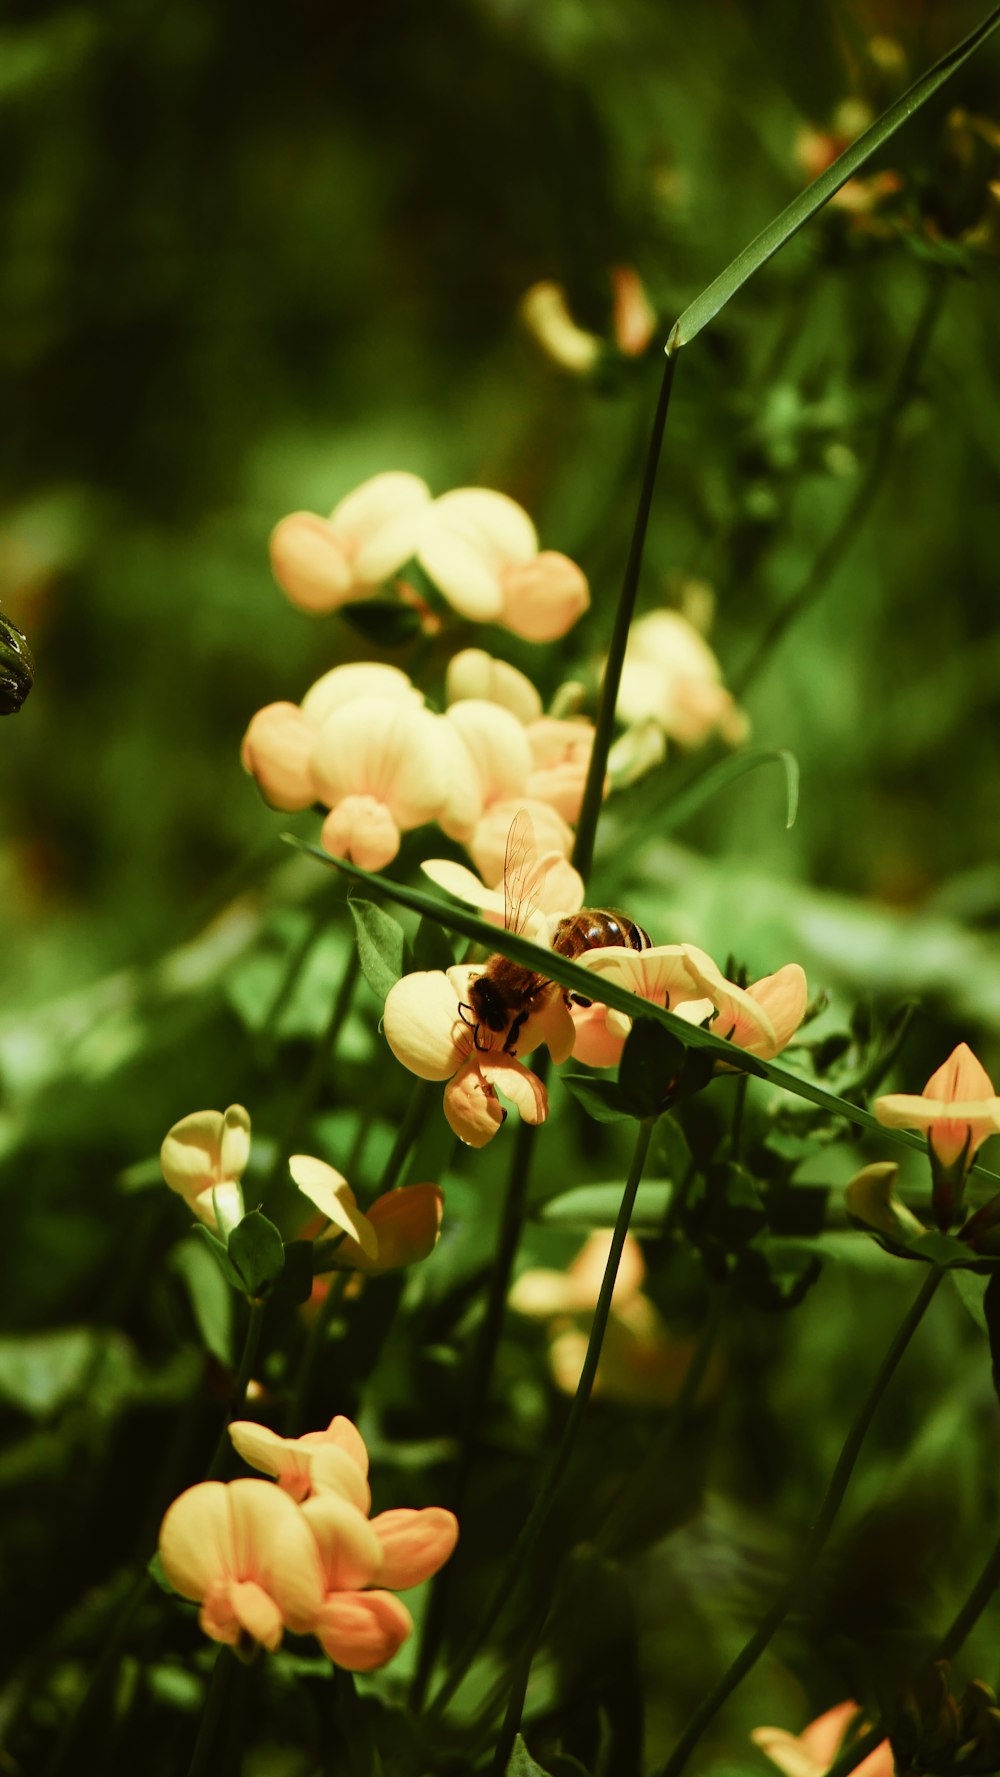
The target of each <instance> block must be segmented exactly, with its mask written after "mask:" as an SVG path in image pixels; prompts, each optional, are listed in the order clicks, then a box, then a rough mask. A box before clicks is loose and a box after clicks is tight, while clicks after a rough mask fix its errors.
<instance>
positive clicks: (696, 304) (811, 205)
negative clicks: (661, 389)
mask: <svg viewBox="0 0 1000 1777" xmlns="http://www.w3.org/2000/svg"><path fill="white" fill-rule="evenodd" d="M998 25H1000V6H995V7H994V8H993V11H992V12H991V13H990V14H989V16H988V17H987V18H985V19H984V20H983V22H982V24H981V25H980V26H979V27H978V28H977V29H976V30H975V31H972V32H971V33H970V35H969V36H968V37H965V38H963V39H962V41H961V43H957V44H956V45H955V47H954V49H951V50H949V51H948V54H947V55H945V56H942V58H941V60H940V61H939V62H935V64H934V66H933V68H929V69H928V70H927V73H926V74H922V75H921V77H920V79H919V80H916V81H914V83H913V85H912V86H911V87H909V88H908V89H907V91H906V92H905V93H903V95H902V97H901V98H899V99H897V100H896V102H895V104H894V105H890V106H889V109H888V111H883V113H882V116H881V117H879V118H876V120H875V122H874V123H873V124H872V125H871V126H870V128H869V129H867V130H865V131H864V133H863V134H862V135H860V136H859V137H858V139H857V141H856V142H852V144H851V146H850V148H847V149H845V150H844V153H843V154H841V155H840V156H839V157H838V159H837V160H835V161H834V163H833V165H832V166H830V167H827V169H826V171H825V172H824V173H821V174H820V176H819V178H818V179H814V180H813V182H812V184H811V185H808V186H807V187H806V189H805V191H803V192H800V193H799V196H798V197H797V198H795V199H793V201H792V202H791V203H790V204H789V205H788V206H787V208H786V209H784V210H782V212H781V214H780V216H776V217H775V219H774V221H773V222H769V223H768V225H767V227H766V228H765V229H763V230H762V231H761V233H760V234H759V235H756V236H755V238H754V239H753V240H752V241H751V242H750V243H749V245H748V246H746V247H744V248H743V250H742V252H740V253H737V255H736V258H735V259H733V260H732V261H731V262H730V264H729V265H727V266H726V269H725V271H723V272H720V273H719V276H718V277H717V278H715V279H714V280H713V281H712V283H711V284H709V286H708V288H707V289H706V290H703V291H702V293H701V295H700V296H696V297H695V299H694V301H693V302H692V303H689V304H688V307H687V308H686V309H685V310H684V313H683V314H682V315H681V317H680V320H679V321H677V322H675V324H674V327H673V331H672V332H671V335H670V339H669V340H668V342H667V351H668V352H678V351H680V348H681V346H686V345H689V344H690V342H691V340H693V339H694V337H695V335H696V334H698V333H700V332H701V330H702V328H703V327H707V326H708V323H709V321H712V320H714V319H715V316H716V315H717V314H718V313H719V310H720V309H722V308H725V305H726V303H727V302H728V301H729V300H730V297H732V296H735V295H736V292H737V290H741V289H742V288H743V285H744V284H746V283H748V282H749V280H750V279H751V278H752V277H753V276H754V274H755V273H756V272H758V271H759V270H760V268H761V266H762V265H766V264H767V261H768V260H769V259H771V258H773V256H774V254H775V253H777V252H779V251H780V249H781V248H782V247H783V246H784V245H785V243H786V241H790V240H791V238H792V236H793V235H795V234H798V232H799V229H800V228H803V227H804V226H805V224H806V223H807V222H808V221H809V220H810V218H811V217H813V216H815V214H816V211H817V210H821V209H822V207H823V205H824V204H825V203H827V202H828V200H829V199H830V198H831V197H832V196H833V194H834V192H836V191H839V190H840V187H841V186H842V185H844V184H845V183H846V182H847V180H848V179H850V178H852V177H853V175H854V174H855V173H856V172H858V171H859V169H860V168H861V167H863V166H864V165H865V164H866V163H867V162H868V161H869V160H871V157H872V155H873V154H877V153H878V150H879V149H880V148H881V147H882V146H883V144H884V143H886V142H888V141H889V140H890V138H891V137H892V136H894V135H895V134H896V131H897V130H898V129H901V128H902V126H903V124H904V123H906V122H907V121H908V119H909V118H911V117H912V116H913V115H914V113H915V112H917V111H919V110H920V108H921V106H922V105H925V104H926V103H927V100H928V99H931V98H933V96H934V94H935V93H936V92H937V91H938V89H939V88H940V87H942V86H944V84H945V81H947V80H950V79H951V77H952V75H953V74H956V73H957V72H958V70H959V68H960V67H961V66H962V64H963V62H967V61H968V59H969V57H970V56H971V55H974V54H975V52H976V50H977V49H979V48H980V47H981V45H982V44H984V43H985V42H986V39H987V38H988V37H989V36H991V35H992V33H993V32H994V31H995V30H996V28H997V26H998Z"/></svg>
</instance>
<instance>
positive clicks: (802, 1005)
mask: <svg viewBox="0 0 1000 1777" xmlns="http://www.w3.org/2000/svg"><path fill="white" fill-rule="evenodd" d="M682 948H683V950H684V952H685V954H686V956H687V959H688V967H689V969H690V972H691V980H692V982H693V983H694V987H695V989H696V991H697V992H699V993H703V994H704V995H705V997H706V998H707V999H709V1000H711V1002H712V1005H713V1006H714V1007H715V1018H714V1020H713V1022H712V1025H711V1030H712V1032H713V1034H714V1035H715V1036H718V1037H725V1038H726V1040H727V1042H730V1043H732V1044H733V1045H734V1046H735V1047H736V1048H737V1049H745V1050H746V1051H747V1054H748V1055H758V1056H759V1057H760V1059H761V1061H772V1060H773V1059H774V1057H775V1056H776V1055H780V1053H781V1051H782V1049H784V1048H785V1046H786V1045H787V1044H788V1043H790V1042H791V1040H792V1037H793V1036H794V1035H795V1032H796V1031H797V1030H798V1028H799V1025H800V1024H801V1023H802V1020H803V1018H804V1017H805V1014H806V1006H807V1005H808V1002H809V989H808V986H807V983H806V977H805V971H804V969H802V968H801V967H800V965H799V964H798V963H785V965H784V967H783V968H780V969H778V970H776V972H775V973H774V974H773V975H764V976H762V978H761V979H760V980H759V981H755V982H753V984H752V986H750V987H737V986H736V984H735V982H733V981H727V980H726V977H725V976H724V975H723V973H722V971H721V969H719V968H718V967H717V965H716V964H715V963H714V962H713V961H712V958H711V957H710V956H708V955H707V954H706V952H705V951H704V950H699V949H698V948H697V946H696V945H694V944H685V945H683V946H682Z"/></svg>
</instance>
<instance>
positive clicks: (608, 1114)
mask: <svg viewBox="0 0 1000 1777" xmlns="http://www.w3.org/2000/svg"><path fill="white" fill-rule="evenodd" d="M560 1078H561V1079H562V1083H563V1085H564V1086H566V1087H567V1088H568V1090H569V1091H570V1092H571V1093H572V1094H573V1097H574V1098H575V1099H576V1101H577V1103H578V1104H580V1105H582V1106H583V1109H584V1110H585V1111H586V1113H587V1115H588V1117H593V1119H594V1122H595V1123H621V1122H622V1121H623V1119H624V1118H626V1117H634V1116H640V1117H641V1116H642V1115H643V1113H642V1111H633V1110H631V1109H630V1108H629V1106H628V1105H627V1104H626V1102H625V1095H624V1093H623V1092H622V1089H621V1087H620V1086H619V1085H618V1082H617V1081H616V1080H603V1079H601V1077H600V1075H598V1076H597V1078H596V1079H595V1078H594V1077H593V1075H591V1074H562V1075H561V1076H560Z"/></svg>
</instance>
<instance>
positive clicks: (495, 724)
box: [242, 649, 593, 882]
mask: <svg viewBox="0 0 1000 1777" xmlns="http://www.w3.org/2000/svg"><path fill="white" fill-rule="evenodd" d="M448 697H449V703H448V708H447V710H446V711H445V713H444V714H443V715H439V714H436V713H434V712H433V711H431V710H430V709H428V708H427V706H426V704H425V702H424V699H423V697H422V695H421V693H420V692H419V691H417V690H416V688H415V687H414V686H413V685H412V684H411V682H410V680H409V679H408V677H407V675H406V674H405V673H404V672H401V671H400V669H399V668H398V667H394V666H380V665H375V664H372V665H364V664H357V665H348V666H337V667H333V668H332V669H331V670H330V671H329V672H327V673H324V674H323V676H322V678H320V679H318V680H317V681H316V683H315V684H314V685H312V686H311V687H310V689H309V690H308V691H307V692H306V695H305V697H304V698H303V699H302V702H301V704H299V705H296V704H291V703H272V704H268V705H267V706H266V708H264V709H262V710H258V712H257V714H256V715H255V716H254V718H253V720H252V721H251V723H250V726H249V728H248V729H247V732H246V735H245V736H244V740H243V755H242V756H243V763H244V765H245V766H246V768H247V770H248V771H250V772H251V773H252V774H253V776H254V777H255V778H256V780H257V784H258V787H259V788H260V790H261V793H262V794H263V796H264V798H265V800H266V801H268V802H269V803H270V804H271V806H272V807H274V808H280V809H285V810H295V809H303V808H308V807H310V806H311V805H312V804H314V803H318V804H320V805H321V806H322V807H325V808H326V809H328V811H329V812H328V814H327V816H326V819H325V821H324V823H323V828H322V833H321V839H322V843H323V845H324V847H325V848H326V850H327V851H328V852H330V853H331V854H332V855H333V856H335V857H346V858H352V859H353V860H354V862H355V863H357V864H360V866H361V867H362V869H366V870H381V869H383V868H384V866H385V865H386V864H389V863H391V861H392V859H393V858H394V857H395V856H396V853H397V851H398V850H399V844H400V838H401V835H402V834H403V833H404V832H406V831H408V830H409V829H411V828H414V827H420V826H423V825H424V824H425V823H427V822H429V821H436V822H437V824H438V825H439V826H440V827H441V828H442V830H443V831H444V832H445V833H447V834H448V836H449V837H450V838H452V839H456V840H458V841H460V842H461V843H462V844H464V845H466V846H467V847H468V848H469V851H470V852H471V854H472V856H473V858H474V859H475V861H476V863H477V865H478V867H479V868H480V869H481V870H483V872H484V874H486V875H487V876H488V877H489V879H490V880H491V881H493V882H496V881H498V880H499V878H500V876H501V875H502V872H503V859H504V848H505V845H506V839H507V833H508V831H509V829H510V825H511V820H512V818H513V815H514V813H515V812H516V810H517V809H519V808H524V809H526V810H528V811H529V812H530V814H531V817H532V820H533V822H534V825H535V827H536V829H537V830H538V832H539V834H540V835H541V836H542V837H543V838H544V840H545V841H546V843H547V845H549V846H551V847H552V848H553V849H555V850H557V851H560V852H561V853H562V854H563V855H564V856H567V855H568V853H569V851H570V848H571V846H572V843H573V835H572V831H571V828H570V825H569V823H570V822H571V821H574V820H575V819H576V817H577V815H578V813H579V808H580V800H581V798H582V795H583V786H584V781H585V779H586V774H587V764H588V761H589V758H590V751H591V747H592V744H593V727H592V725H591V724H590V723H589V722H587V721H583V720H568V719H560V718H556V717H551V716H549V717H546V716H544V715H543V714H542V708H541V700H540V699H539V697H538V693H537V692H536V691H535V688H534V686H533V685H532V684H531V682H530V680H529V679H527V678H525V676H524V674H523V673H519V672H518V671H517V670H516V668H514V667H511V666H508V665H507V664H506V663H505V662H503V661H498V660H493V659H492V658H491V656H490V655H488V654H484V653H482V652H481V651H480V650H478V649H468V650H466V651H465V652H463V653H462V654H459V655H456V657H455V659H454V660H453V661H452V663H451V667H450V669H449V674H448Z"/></svg>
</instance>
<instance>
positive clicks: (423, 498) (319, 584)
mask: <svg viewBox="0 0 1000 1777" xmlns="http://www.w3.org/2000/svg"><path fill="white" fill-rule="evenodd" d="M430 502H431V495H430V489H429V488H428V486H427V484H426V482H423V481H421V480H420V478H419V476H417V475H409V474H406V473H405V472H403V471H389V472H388V473H386V474H382V475H374V476H372V478H371V479H370V480H369V481H365V482H362V484H361V486H360V487H357V488H355V489H354V490H353V492H352V493H349V494H347V495H346V496H345V497H344V499H342V500H341V501H339V503H338V504H337V505H336V506H335V507H334V509H333V511H332V512H331V514H330V516H329V518H320V517H319V516H318V514H316V513H314V512H293V513H291V514H290V516H289V517H288V518H283V519H282V520H281V523H280V524H279V525H277V526H276V527H275V529H274V531H273V532H272V533H271V544H270V549H271V567H272V569H273V571H274V577H275V579H276V580H277V582H278V584H279V586H280V587H281V588H282V590H283V591H284V592H285V593H287V595H288V597H289V598H290V599H291V600H292V603H293V604H296V605H299V606H300V607H301V608H302V609H303V610H305V611H313V612H323V611H334V610H336V609H337V607H338V606H340V605H344V604H348V603H350V602H351V600H353V599H358V598H364V597H365V596H366V594H368V593H369V592H371V591H372V590H373V588H374V587H376V586H378V585H379V583H380V582H381V581H383V580H386V579H388V577H389V576H390V575H391V574H394V573H396V572H397V571H398V569H399V568H401V567H402V565H403V563H404V562H405V561H407V560H408V559H409V557H410V556H411V555H412V554H413V542H414V540H415V537H416V535H417V532H418V528H419V520H420V518H421V516H422V515H423V513H424V511H425V509H426V508H427V507H428V506H429V505H430Z"/></svg>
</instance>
